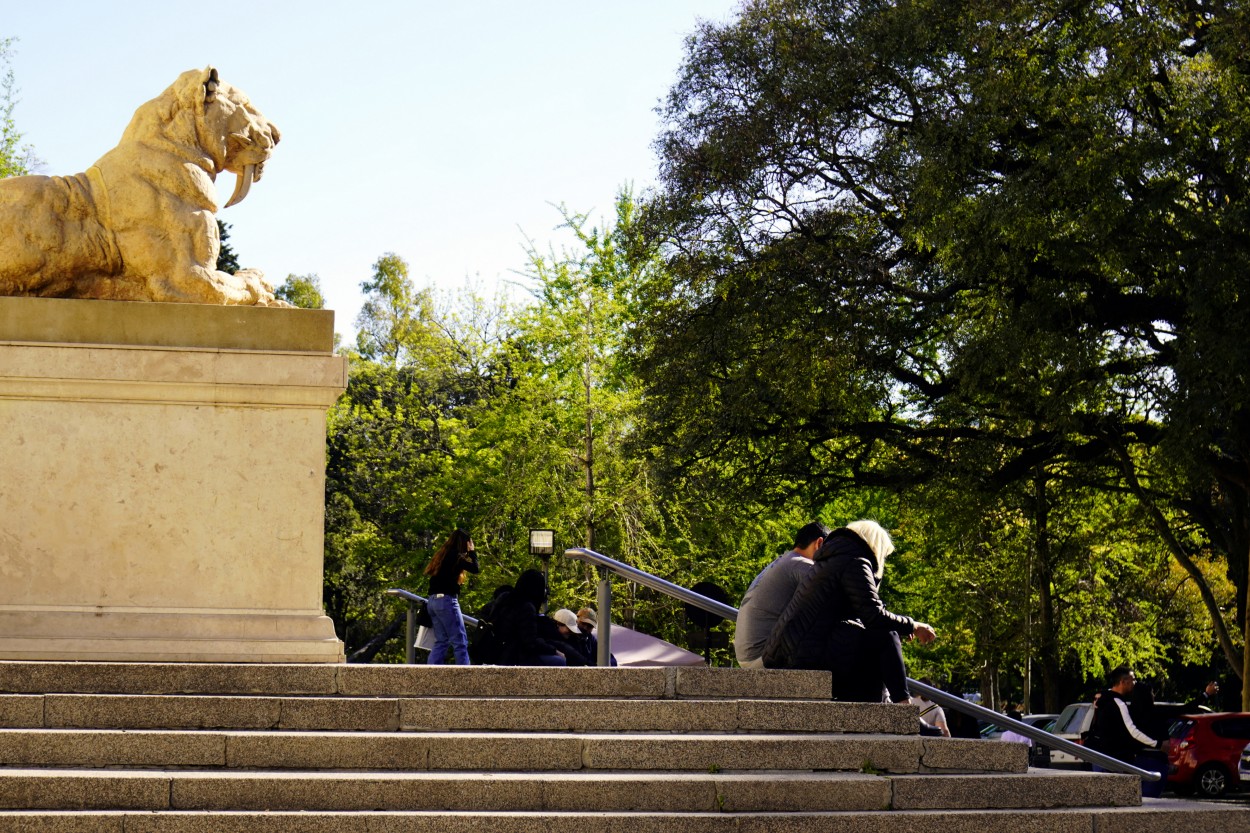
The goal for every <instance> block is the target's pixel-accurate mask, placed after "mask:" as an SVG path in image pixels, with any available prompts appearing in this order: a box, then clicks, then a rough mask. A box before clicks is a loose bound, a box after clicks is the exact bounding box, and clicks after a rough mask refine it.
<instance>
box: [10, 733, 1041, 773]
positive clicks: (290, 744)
mask: <svg viewBox="0 0 1250 833" xmlns="http://www.w3.org/2000/svg"><path fill="white" fill-rule="evenodd" d="M0 762H3V763H4V764H5V765H8V766H23V767H26V766H37V767H79V768H82V767H106V766H124V767H169V768H174V767H197V768H219V769H247V768H252V769H272V770H292V769H296V770H311V769H335V770H345V769H347V770H422V771H424V770H451V769H457V770H459V769H471V770H481V771H487V772H507V771H520V772H539V771H565V772H567V771H576V770H631V769H638V770H657V769H662V770H673V771H708V770H712V771H720V770H747V769H751V770H762V769H771V770H831V771H859V770H864V769H870V770H873V771H881V772H892V773H905V772H998V773H1022V772H1024V771H1025V770H1026V769H1027V767H1028V763H1027V750H1026V749H1025V747H1024V746H1022V745H1020V744H1009V743H989V742H985V741H979V740H965V739H950V738H922V737H921V736H919V735H881V734H788V735H770V734H743V735H706V734H705V735H699V734H671V733H665V734H658V733H654V734H647V733H608V734H595V733H580V734H573V733H526V732H443V733H412V732H285V731H261V732H235V731H216V730H198V731H176V730H150V729H137V730H125V729H121V730H119V729H3V730H0Z"/></svg>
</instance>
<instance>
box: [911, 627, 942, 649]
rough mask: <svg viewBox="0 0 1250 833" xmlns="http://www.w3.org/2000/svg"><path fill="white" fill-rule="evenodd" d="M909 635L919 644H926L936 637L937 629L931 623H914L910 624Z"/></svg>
mask: <svg viewBox="0 0 1250 833" xmlns="http://www.w3.org/2000/svg"><path fill="white" fill-rule="evenodd" d="M911 635H912V637H913V638H914V639H915V640H916V641H917V642H919V643H920V644H921V645H928V644H929V643H930V642H932V641H933V640H935V639H937V631H935V630H934V629H933V626H932V625H929V624H926V623H925V622H916V623H914V624H913V625H912V632H911Z"/></svg>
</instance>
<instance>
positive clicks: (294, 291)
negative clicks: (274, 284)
mask: <svg viewBox="0 0 1250 833" xmlns="http://www.w3.org/2000/svg"><path fill="white" fill-rule="evenodd" d="M273 294H274V297H275V298H277V299H278V300H280V301H286V302H287V303H288V304H290V305H291V306H293V307H299V308H300V309H325V306H326V299H325V295H323V294H322V292H321V278H320V277H318V276H317V275H287V276H286V280H285V281H283V282H282V285H281V286H279V287H278V288H277V289H275V290H274V293H273Z"/></svg>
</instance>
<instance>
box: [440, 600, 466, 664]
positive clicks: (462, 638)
mask: <svg viewBox="0 0 1250 833" xmlns="http://www.w3.org/2000/svg"><path fill="white" fill-rule="evenodd" d="M446 601H447V602H448V603H449V604H448V605H447V610H448V615H447V639H448V640H449V641H450V642H451V652H452V656H454V657H455V658H456V665H471V664H472V663H470V662H469V635H468V634H467V633H465V630H464V617H463V616H461V615H460V600H459V599H457V598H456V597H455V596H452V597H450V598H448V599H446Z"/></svg>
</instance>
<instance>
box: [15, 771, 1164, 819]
mask: <svg viewBox="0 0 1250 833" xmlns="http://www.w3.org/2000/svg"><path fill="white" fill-rule="evenodd" d="M1139 800H1140V799H1139V796H1138V791H1137V784H1136V782H1135V780H1134V779H1133V778H1131V777H1128V776H1120V775H1104V776H1101V777H1089V778H1084V779H1082V778H1080V776H1079V774H1074V775H1054V774H1050V773H1042V774H1039V773H1029V774H1023V773H1022V774H1016V775H997V776H986V775H979V776H971V775H970V776H951V775H928V776H925V775H898V776H884V775H876V774H870V773H858V772H796V771H784V772H777V771H754V772H728V773H709V772H701V773H699V772H671V771H649V772H501V773H483V772H478V771H448V772H429V771H404V772H381V771H366V772H343V771H313V772H277V771H251V772H248V771H233V772H228V773H223V772H212V771H204V770H192V771H142V770H128V771H108V770H104V771H101V770H82V769H17V768H9V769H0V810H34V809H40V810H73V809H94V810H154V811H155V810H215V811H238V810H292V811H294V810H308V811H349V810H351V811H367V810H403V811H418V810H419V811H434V810H454V811H461V812H468V811H504V810H510V811H529V812H537V811H560V812H574V811H583V812H589V811H593V810H598V811H605V812H662V813H711V812H723V813H740V812H749V813H760V812H784V811H786V810H789V809H792V808H794V807H796V806H800V807H802V808H803V809H804V810H806V811H809V812H811V811H823V812H827V811H835V810H836V811H858V812H867V811H871V810H881V809H887V808H888V809H894V810H947V809H1022V808H1048V807H1057V806H1067V807H1082V806H1083V807H1094V806H1097V807H1131V806H1136V805H1137V804H1138V803H1139Z"/></svg>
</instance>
